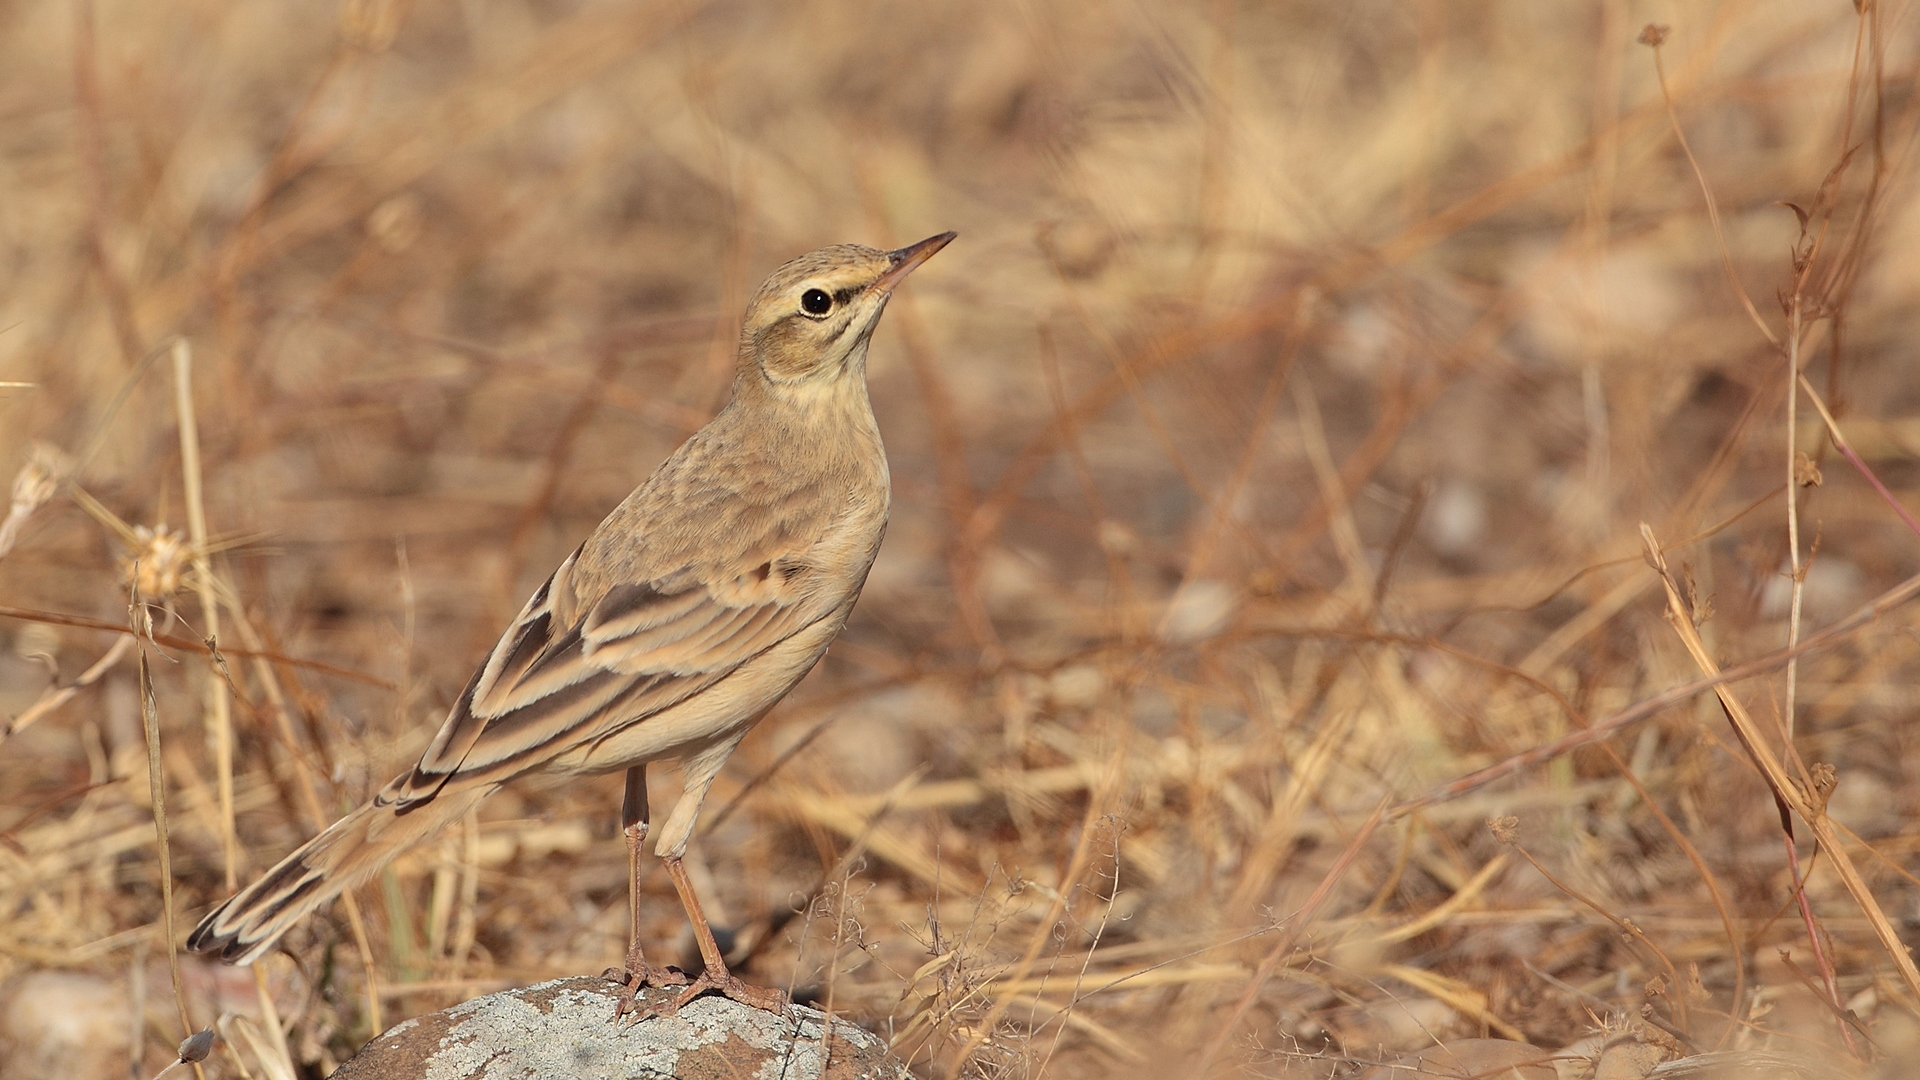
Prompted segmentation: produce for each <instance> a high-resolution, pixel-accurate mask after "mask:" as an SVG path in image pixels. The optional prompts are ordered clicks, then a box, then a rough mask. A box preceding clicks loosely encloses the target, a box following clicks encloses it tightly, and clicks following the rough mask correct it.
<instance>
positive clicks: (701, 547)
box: [187, 233, 952, 1004]
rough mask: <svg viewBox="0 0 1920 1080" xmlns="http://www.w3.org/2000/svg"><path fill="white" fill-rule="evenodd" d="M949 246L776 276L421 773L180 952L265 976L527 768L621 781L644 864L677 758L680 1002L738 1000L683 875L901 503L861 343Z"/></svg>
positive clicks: (670, 820) (802, 267) (642, 969)
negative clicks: (689, 972) (700, 415)
mask: <svg viewBox="0 0 1920 1080" xmlns="http://www.w3.org/2000/svg"><path fill="white" fill-rule="evenodd" d="M950 239H952V234H951V233H946V234H942V235H940V236H937V237H932V238H930V239H928V240H925V241H922V242H921V243H919V244H915V245H913V246H912V247H909V248H903V249H901V250H899V251H894V252H885V251H878V250H875V249H873V248H867V247H860V246H856V245H840V246H836V247H830V248H824V249H822V250H820V251H816V252H813V253H811V254H809V255H804V256H801V257H800V258H798V259H795V260H793V261H792V262H790V263H788V264H786V265H785V266H782V267H781V268H780V269H778V270H776V271H775V272H774V273H773V275H772V276H771V277H770V278H768V279H767V282H766V283H765V284H764V285H763V286H761V288H760V291H759V292H758V293H757V294H756V295H755V296H754V298H753V300H752V302H751V303H750V304H749V306H748V308H747V315H746V320H745V322H744V325H743V326H742V329H741V335H740V353H739V369H738V372H737V374H736V376H735V379H734V387H733V396H732V399H731V400H730V401H729V403H728V404H727V406H726V408H724V409H723V410H721V412H720V413H719V415H717V416H715V417H714V418H713V420H712V421H710V422H709V423H708V424H707V425H706V426H705V427H703V428H701V429H700V430H699V431H698V432H696V433H695V434H694V435H693V437H692V438H690V439H688V440H687V442H686V443H685V444H684V445H682V446H681V447H680V449H678V450H677V451H675V452H674V454H673V455H672V456H671V457H669V458H668V459H667V460H666V461H665V462H664V463H663V464H662V465H661V466H660V467H659V468H658V469H657V470H655V472H654V473H653V475H652V476H650V477H648V478H647V480H646V482H645V483H643V484H641V485H640V487H639V488H638V489H637V490H635V491H634V493H633V494H632V495H629V496H628V497H627V499H626V501H624V502H622V503H621V504H620V506H619V507H618V508H616V509H615V510H614V511H613V513H611V514H609V515H608V516H607V518H606V520H605V521H603V522H601V523H600V525H599V527H598V528H596V529H595V530H594V531H593V534H592V535H591V536H589V537H588V538H587V540H586V542H585V543H583V544H581V545H580V547H579V549H578V550H576V551H575V552H574V553H573V554H572V555H570V556H568V557H567V559H566V560H565V561H564V562H562V563H561V564H560V567H559V569H557V570H555V571H554V573H553V576H552V577H551V578H549V579H548V580H547V582H546V584H544V585H542V586H541V587H540V588H539V589H538V590H537V591H536V592H535V593H534V595H533V597H532V599H530V600H528V601H527V605H526V607H525V608H523V609H522V610H521V612H520V614H519V616H518V617H516V618H515V619H514V621H513V624H512V625H511V626H510V627H508V629H507V632H506V633H505V634H504V635H503V636H502V637H501V639H500V642H499V644H498V645H496V646H495V647H494V649H493V652H492V654H491V655H489V656H488V657H487V660H486V663H485V664H484V665H482V667H481V669H480V670H479V671H478V672H476V673H475V674H474V676H473V678H472V680H471V681H470V682H469V683H468V684H467V688H466V690H465V691H464V692H463V693H462V694H461V696H460V699H459V700H458V701H457V702H456V703H455V704H454V706H453V709H452V710H451V712H450V713H449V714H448V716H447V718H446V721H445V722H444V723H443V724H442V725H441V727H440V730H439V732H438V733H437V734H436V735H435V736H434V738H433V741H432V743H431V744H430V745H429V746H428V747H427V751H426V753H425V754H424V755H423V756H422V757H421V759H420V762H419V764H417V765H416V766H414V768H413V769H411V770H410V771H408V772H407V773H405V774H404V775H402V776H400V777H398V778H396V779H395V780H394V781H393V782H391V783H389V784H387V785H386V787H384V788H382V789H381V791H380V793H379V794H378V795H376V796H375V797H374V799H373V800H372V801H371V802H369V803H368V804H367V805H365V806H363V807H361V808H360V809H358V810H355V811H354V812H352V813H351V814H348V815H347V816H346V817H345V818H343V819H341V820H340V821H338V822H336V823H335V824H334V825H333V826H331V827H330V828H328V829H327V830H326V831H325V832H323V833H321V834H320V835H319V836H316V837H314V838H313V839H312V840H311V841H309V842H308V843H307V844H306V845H304V846H303V847H301V848H300V849H299V850H297V851H295V852H294V853H293V854H291V855H289V856H287V858H286V859H284V860H283V861H281V862H280V863H279V864H278V865H277V866H275V867H274V868H273V869H271V870H269V871H268V872H267V873H266V874H265V875H264V876H262V877H261V878H260V880H258V881H256V882H254V883H253V884H252V885H250V886H248V887H247V888H246V889H244V890H242V891H241V892H240V893H238V894H237V895H235V896H234V897H233V898H232V899H230V900H228V901H227V902H226V903H225V904H222V905H221V906H220V907H219V908H217V909H215V910H214V911H213V912H212V913H211V914H209V915H208V916H207V917H206V918H205V919H204V920H203V921H202V922H201V923H200V925H199V926H198V927H197V928H195V930H194V931H193V934H192V935H191V936H190V937H189V938H188V941H187V944H188V947H189V948H192V949H196V950H199V951H203V952H217V953H219V954H220V957H221V958H222V959H224V960H227V961H228V962H231V963H242V964H244V963H251V962H252V961H253V960H255V959H258V958H259V957H260V956H261V955H262V954H263V953H265V952H266V951H267V950H268V949H269V948H271V947H272V946H273V944H274V942H275V941H276V940H278V939H279V937H280V936H281V935H282V934H283V933H285V932H286V931H287V930H288V929H289V928H290V927H291V926H292V925H293V924H294V923H295V922H297V921H298V920H300V919H301V918H303V917H304V916H306V915H307V914H309V913H311V912H312V911H313V910H314V909H315V908H317V907H319V906H320V905H321V904H323V903H325V902H326V901H327V900H329V899H331V898H332V897H334V896H336V895H338V894H339V893H340V892H342V891H343V890H345V889H348V888H351V887H353V886H355V885H357V884H358V883H360V882H361V881H364V880H365V879H367V878H368V877H369V876H371V875H372V874H373V873H374V872H375V871H377V870H378V869H379V868H380V867H381V866H383V865H385V864H386V863H387V862H388V861H389V860H390V859H392V858H393V857H394V856H395V855H397V854H399V853H400V852H401V851H402V850H404V849H405V848H407V847H408V846H410V845H412V844H415V843H418V842H419V841H420V840H422V839H424V838H425V837H426V836H427V835H429V834H431V833H432V832H434V831H435V830H437V829H438V828H440V827H441V826H443V825H445V824H447V823H449V822H451V821H455V820H458V819H459V818H460V817H461V816H462V815H463V814H465V813H466V811H467V810H468V809H469V808H470V807H472V806H473V805H474V803H476V802H477V801H478V800H479V799H481V798H482V797H484V796H485V795H486V794H487V793H488V792H490V791H492V790H494V789H495V788H497V787H498V786H499V785H500V784H502V783H505V782H506V781H508V780H511V779H513V778H514V777H516V776H520V775H522V774H525V773H529V772H546V773H560V774H586V773H602V772H611V771H616V770H620V769H627V770H628V800H629V806H628V809H627V815H626V816H627V823H628V826H629V827H628V830H627V835H628V840H629V843H630V845H632V846H633V847H635V848H636V849H637V847H638V844H639V842H640V840H642V839H644V838H645V836H646V832H647V824H646V813H645V798H646V796H645V773H644V768H645V763H646V762H648V761H652V760H655V759H658V758H666V757H673V758H678V759H680V760H681V761H682V762H683V766H684V768H685V772H686V785H685V792H684V794H683V795H682V796H681V797H680V800H679V801H678V802H677V803H676V804H675V806H674V808H673V810H672V812H671V813H670V814H669V815H668V817H667V820H666V822H665V824H664V825H663V826H662V827H661V829H660V831H659V838H658V841H657V843H656V845H655V852H656V853H657V854H659V855H660V856H662V857H663V858H665V859H666V860H667V864H668V869H669V871H670V872H672V873H673V877H674V883H675V885H676V887H677V888H679V890H680V892H681V897H682V899H683V901H685V902H686V904H687V906H688V912H689V915H690V917H692V918H693V920H694V922H695V927H696V930H697V931H699V932H700V933H701V935H703V936H702V951H703V953H704V954H707V955H706V960H707V966H708V973H707V977H703V979H702V983H704V984H705V985H704V986H701V985H696V986H695V987H694V988H692V989H691V990H690V991H689V994H688V995H687V996H691V993H694V992H698V990H699V989H704V988H706V986H712V987H718V988H720V989H722V990H725V991H727V992H728V993H730V994H734V995H735V996H740V994H741V993H742V992H744V991H743V988H742V987H741V985H740V984H739V983H738V982H737V980H732V979H731V978H730V977H729V976H727V973H726V970H725V967H724V964H722V963H721V962H720V960H719V956H718V952H717V950H712V951H711V952H710V951H709V948H708V946H710V944H711V934H710V933H707V932H706V926H705V920H704V918H703V917H702V916H701V915H700V913H699V908H698V904H697V902H696V901H695V900H694V899H693V896H692V893H691V891H690V890H689V889H688V888H686V887H685V882H684V872H683V871H680V869H679V857H680V855H681V854H682V852H684V851H685V849H686V845H687V840H688V838H689V836H690V835H691V833H692V830H693V826H694V820H695V818H696V816H697V815H698V813H699V809H700V803H701V801H702V799H703V798H704V797H705V796H706V793H707V789H708V787H709V786H710V785H711V784H712V782H713V779H714V777H715V775H717V774H718V772H719V770H720V767H721V766H722V765H723V764H724V763H725V761H726V759H727V755H728V754H729V753H731V752H732V750H733V748H734V747H735V746H736V745H737V744H738V743H739V741H740V739H741V737H742V736H744V735H745V734H746V732H747V730H748V729H749V728H750V727H751V726H752V725H753V723H754V722H755V721H756V720H758V719H759V718H760V717H761V716H762V715H764V714H765V712H766V711H767V710H768V709H769V708H771V707H772V706H773V704H774V703H775V702H777V701H779V700H780V698H781V696H782V695H784V694H786V692H787V691H788V690H790V689H792V688H793V686H794V684H795V683H797V682H799V680H800V678H801V677H802V676H803V675H805V674H806V673H807V671H808V670H809V669H810V668H812V667H813V665H814V663H815V662H816V661H818V660H819V658H820V656H821V655H822V654H823V653H824V652H825V651H826V649H827V646H828V644H829V643H830V642H831V641H832V640H833V637H834V635H835V634H836V633H838V632H839V630H840V627H841V626H842V625H843V624H844V623H845V622H846V619H847V615H848V613H849V612H850V611H851V610H852V608H853V604H854V601H855V599H856V598H857V597H858V596H859V594H860V588H861V586H862V584H863V583H864V582H865V581H866V576H867V571H868V569H869V568H870V567H871V566H872V565H873V559H874V555H875V553H876V552H877V551H878V550H879V547H880V539H881V536H882V534H884V532H885V531H886V524H887V508H888V497H889V484H888V477H887V462H886V455H885V452H884V450H883V449H882V447H881V445H880V433H879V429H878V428H877V427H876V426H875V424H874V419H873V410H872V408H871V406H870V405H869V404H868V401H867V388H866V353H867V342H868V339H869V337H870V336H871V334H872V333H873V329H874V327H875V325H876V324H877V323H878V321H879V318H880V313H881V311H882V310H883V309H884V308H885V306H886V302H887V298H888V296H889V295H890V293H891V291H892V289H893V287H894V286H895V285H897V284H898V283H899V281H900V280H901V279H902V278H903V277H904V276H905V275H906V274H907V272H908V271H910V270H912V269H913V268H914V267H915V266H917V265H919V264H920V263H921V262H923V261H925V259H926V258H928V257H929V256H931V255H932V254H933V253H934V252H935V251H938V250H939V249H940V248H941V247H943V246H945V244H946V243H947V241H948V240H950ZM823 302H824V303H825V305H826V307H827V310H825V311H819V310H817V309H818V308H819V307H820V306H821V305H822V303H823ZM716 967H718V971H717V972H716V971H715V970H714V969H715V968H716ZM628 968H629V970H630V971H631V972H632V975H633V978H632V985H633V986H634V987H636V988H637V986H638V984H639V982H640V981H655V982H668V981H679V980H678V977H677V976H673V975H670V974H667V973H664V972H661V971H658V970H656V969H651V968H649V967H648V966H647V965H646V963H645V960H644V958H643V957H642V956H641V955H640V952H639V949H638V943H637V942H636V943H635V944H634V947H633V948H632V950H631V951H630V953H629V962H628ZM747 996H748V997H752V995H747ZM770 1000H771V999H766V998H764V997H761V998H756V999H755V1003H756V1004H768V1003H769V1001H770Z"/></svg>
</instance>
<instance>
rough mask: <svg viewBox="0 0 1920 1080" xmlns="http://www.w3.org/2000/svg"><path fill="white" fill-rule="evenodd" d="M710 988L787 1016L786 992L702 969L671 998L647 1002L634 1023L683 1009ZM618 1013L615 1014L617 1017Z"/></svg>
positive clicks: (753, 1006)
mask: <svg viewBox="0 0 1920 1080" xmlns="http://www.w3.org/2000/svg"><path fill="white" fill-rule="evenodd" d="M675 974H679V972H678V971H676V972H675ZM681 980H682V982H685V976H684V975H683V976H681ZM676 985H677V984H676ZM709 990H718V991H719V992H720V993H721V995H722V996H724V997H727V998H731V999H732V1000H734V1001H737V1002H739V1003H740V1004H742V1005H745V1006H747V1007H749V1008H754V1009H759V1010H761V1011H762V1012H770V1013H774V1014H776V1015H780V1016H784V1015H786V1012H787V1006H788V1005H789V1004H790V1002H789V1001H788V1000H787V995H786V994H785V993H783V992H782V991H780V990H776V989H774V988H773V987H771V986H753V985H751V984H749V983H747V982H744V981H742V980H741V979H739V978H737V977H735V976H733V975H728V974H722V975H713V974H710V973H707V972H702V973H701V974H700V977H699V978H697V979H694V980H693V981H692V982H690V983H686V989H684V990H682V991H680V992H679V993H678V994H675V995H674V996H673V999H672V1000H670V1001H667V1002H664V1003H662V1004H659V1005H650V1006H647V1007H646V1009H645V1010H644V1011H638V1012H636V1015H635V1016H634V1022H635V1023H639V1022H640V1021H642V1020H648V1019H651V1018H653V1017H656V1016H672V1015H674V1014H675V1013H677V1012H679V1011H680V1010H681V1009H682V1008H684V1007H685V1006H686V1005H687V1004H688V1003H689V1002H691V1001H693V1000H694V999H695V998H697V997H699V996H700V995H702V994H704V993H706V992H707V991H709ZM636 1008H637V1007H636ZM617 1015H618V1014H617V1013H616V1016H617Z"/></svg>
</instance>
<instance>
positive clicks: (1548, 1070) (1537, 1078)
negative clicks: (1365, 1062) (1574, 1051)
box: [1361, 1039, 1560, 1080]
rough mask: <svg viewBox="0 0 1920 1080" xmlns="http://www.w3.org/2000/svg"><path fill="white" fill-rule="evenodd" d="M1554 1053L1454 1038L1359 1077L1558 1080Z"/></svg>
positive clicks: (1497, 1041)
mask: <svg viewBox="0 0 1920 1080" xmlns="http://www.w3.org/2000/svg"><path fill="white" fill-rule="evenodd" d="M1556 1056H1557V1055H1556V1054H1555V1053H1554V1052H1553V1051H1552V1050H1542V1049H1540V1048H1539V1047H1537V1046H1528V1045H1527V1044H1526V1043H1523V1042H1512V1041H1510V1040H1507V1039H1455V1040H1453V1041H1452V1042H1446V1043H1441V1044H1440V1045H1439V1046H1429V1047H1428V1048H1426V1049H1425V1050H1422V1051H1420V1052H1419V1053H1417V1054H1408V1055H1407V1056H1406V1057H1403V1058H1400V1059H1399V1060H1397V1061H1394V1062H1392V1063H1391V1064H1387V1065H1378V1066H1375V1067H1374V1068H1372V1069H1370V1070H1368V1071H1367V1072H1364V1073H1362V1074H1361V1080H1434V1078H1436V1077H1442V1076H1462V1077H1468V1076H1470V1077H1473V1078H1474V1080H1558V1077H1559V1075H1560V1074H1559V1072H1558V1071H1557V1070H1555V1069H1554V1067H1553V1059H1554V1058H1555V1057H1556Z"/></svg>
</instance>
